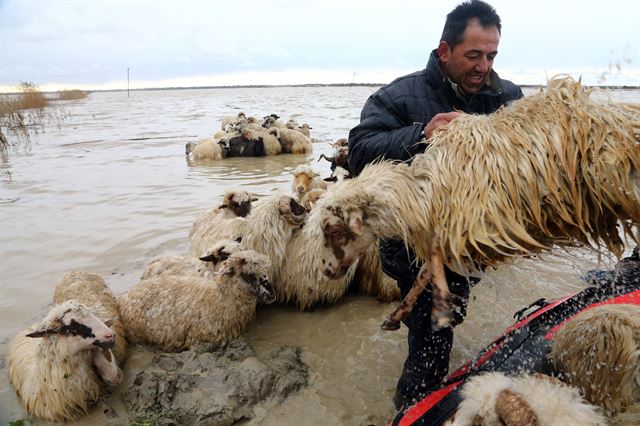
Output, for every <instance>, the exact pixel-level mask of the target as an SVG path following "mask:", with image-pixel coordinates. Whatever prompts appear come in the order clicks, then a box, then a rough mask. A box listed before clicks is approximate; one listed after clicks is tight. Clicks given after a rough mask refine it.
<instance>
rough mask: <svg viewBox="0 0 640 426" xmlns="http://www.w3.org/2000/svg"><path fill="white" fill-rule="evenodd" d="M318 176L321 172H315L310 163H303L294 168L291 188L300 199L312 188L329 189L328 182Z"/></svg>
mask: <svg viewBox="0 0 640 426" xmlns="http://www.w3.org/2000/svg"><path fill="white" fill-rule="evenodd" d="M318 176H319V174H318V173H316V172H314V171H313V169H312V168H311V166H309V165H308V164H301V165H299V166H298V167H296V168H295V169H294V170H293V182H292V183H291V189H292V190H293V192H294V193H295V194H296V195H297V196H298V199H302V197H304V195H305V194H306V193H307V192H309V191H310V190H312V189H323V190H324V189H327V184H326V182H325V181H323V180H322V179H320V178H319V177H318Z"/></svg>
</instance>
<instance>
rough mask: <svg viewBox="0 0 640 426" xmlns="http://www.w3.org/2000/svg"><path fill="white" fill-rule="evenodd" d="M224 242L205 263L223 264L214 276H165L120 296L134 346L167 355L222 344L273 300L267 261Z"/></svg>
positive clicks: (169, 274)
mask: <svg viewBox="0 0 640 426" xmlns="http://www.w3.org/2000/svg"><path fill="white" fill-rule="evenodd" d="M226 243H227V242H226V241H221V242H219V243H218V244H220V245H222V246H223V249H221V250H215V254H212V255H210V256H207V257H203V258H202V259H201V260H203V261H210V262H214V263H220V267H219V270H218V272H217V273H216V274H214V275H212V276H211V277H202V276H201V275H200V274H198V273H184V272H181V273H179V274H171V273H166V274H161V275H157V276H155V277H151V278H148V279H146V280H142V281H141V282H140V283H138V284H137V285H135V286H134V287H133V288H131V289H130V290H129V291H128V292H127V293H126V294H124V295H123V296H122V298H121V299H120V311H121V313H122V319H123V321H124V323H125V325H126V327H127V336H128V338H129V339H130V340H131V341H132V342H136V343H147V344H153V345H158V346H159V347H161V348H162V349H163V350H165V351H178V350H182V349H188V348H190V347H192V346H193V345H196V344H200V343H215V344H224V343H226V342H228V341H230V340H232V339H234V338H236V337H238V336H239V335H240V333H241V332H242V331H243V330H244V328H245V326H246V325H247V323H248V322H249V321H250V320H251V318H253V316H254V314H255V310H256V304H257V303H258V302H259V303H271V302H273V301H274V300H275V294H274V291H273V287H272V285H271V282H270V281H269V279H268V277H267V271H268V270H269V260H268V259H267V257H266V256H264V255H261V254H258V253H256V252H255V251H253V250H235V251H233V250H232V249H231V248H232V247H233V248H237V243H235V242H233V241H230V242H229V244H226ZM227 249H229V250H227Z"/></svg>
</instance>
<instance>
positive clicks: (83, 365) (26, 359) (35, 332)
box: [7, 300, 122, 422]
mask: <svg viewBox="0 0 640 426" xmlns="http://www.w3.org/2000/svg"><path fill="white" fill-rule="evenodd" d="M115 344H116V335H115V333H114V332H113V331H112V330H111V329H110V328H109V327H108V326H107V325H106V324H105V323H103V322H102V321H100V320H99V319H98V318H97V317H96V316H95V315H93V314H92V313H91V311H90V310H89V309H88V308H87V307H86V306H84V305H82V304H80V303H77V302H75V301H73V300H68V301H66V302H64V303H61V304H58V305H55V306H54V307H53V308H51V310H50V311H49V313H48V314H47V316H46V317H45V318H44V320H43V321H42V322H41V323H39V324H36V325H34V326H33V327H31V328H30V329H28V330H26V331H24V332H21V333H18V335H16V336H15V337H14V339H13V340H12V341H11V343H10V344H9V351H8V356H7V363H8V370H9V381H10V382H11V384H12V385H13V386H14V387H15V389H16V392H17V394H18V397H19V398H20V400H21V402H22V404H23V406H24V408H25V410H26V411H27V413H29V416H34V417H37V418H40V419H44V420H49V421H54V422H62V421H74V420H77V419H78V418H79V417H80V416H84V415H87V414H88V412H89V407H90V405H91V404H93V403H94V402H95V401H97V399H98V397H99V395H100V391H101V387H102V382H101V380H100V378H102V380H104V382H106V383H108V384H112V385H116V384H118V383H120V381H121V380H122V371H121V370H120V368H119V367H118V365H117V364H116V361H115V357H114V356H113V354H112V352H111V350H110V348H113V347H114V346H115Z"/></svg>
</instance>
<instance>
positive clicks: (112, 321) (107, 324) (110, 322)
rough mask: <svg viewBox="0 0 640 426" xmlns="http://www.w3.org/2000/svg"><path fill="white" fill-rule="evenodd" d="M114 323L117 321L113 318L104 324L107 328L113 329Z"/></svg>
mask: <svg viewBox="0 0 640 426" xmlns="http://www.w3.org/2000/svg"><path fill="white" fill-rule="evenodd" d="M114 322H115V320H114V319H113V318H110V319H108V320H106V321H105V322H104V325H106V326H107V327H111V326H112V325H113V323H114Z"/></svg>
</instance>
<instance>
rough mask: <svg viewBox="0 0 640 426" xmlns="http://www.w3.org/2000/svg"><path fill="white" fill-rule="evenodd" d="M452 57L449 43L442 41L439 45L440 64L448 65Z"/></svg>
mask: <svg viewBox="0 0 640 426" xmlns="http://www.w3.org/2000/svg"><path fill="white" fill-rule="evenodd" d="M450 56H451V48H450V47H449V43H447V42H446V41H441V42H440V44H439V45H438V58H439V59H440V62H442V63H443V64H444V65H446V64H447V63H448V62H449V57H450Z"/></svg>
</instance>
